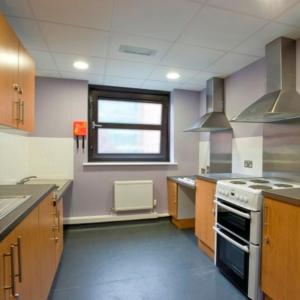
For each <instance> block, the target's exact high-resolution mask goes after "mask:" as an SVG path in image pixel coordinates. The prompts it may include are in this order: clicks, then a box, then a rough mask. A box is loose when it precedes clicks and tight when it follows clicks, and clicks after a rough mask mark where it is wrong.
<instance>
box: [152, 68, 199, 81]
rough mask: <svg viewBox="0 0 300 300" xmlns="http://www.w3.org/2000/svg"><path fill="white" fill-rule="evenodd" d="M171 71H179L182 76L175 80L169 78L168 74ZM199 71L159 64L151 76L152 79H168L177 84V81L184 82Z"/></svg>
mask: <svg viewBox="0 0 300 300" xmlns="http://www.w3.org/2000/svg"><path fill="white" fill-rule="evenodd" d="M169 72H178V73H179V74H180V78H179V79H176V80H174V81H172V80H169V79H167V77H166V75H167V73H169ZM196 74H197V71H195V70H190V69H183V68H175V67H166V66H157V67H156V68H155V69H154V71H153V72H152V74H151V75H150V76H149V79H150V80H158V81H166V82H169V83H170V84H171V83H172V84H177V82H179V83H182V82H184V81H187V80H188V79H190V78H191V77H192V76H194V75H196Z"/></svg>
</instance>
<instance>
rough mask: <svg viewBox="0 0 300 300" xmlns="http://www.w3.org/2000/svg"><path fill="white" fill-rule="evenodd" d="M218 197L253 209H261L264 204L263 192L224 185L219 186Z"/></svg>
mask: <svg viewBox="0 0 300 300" xmlns="http://www.w3.org/2000/svg"><path fill="white" fill-rule="evenodd" d="M216 197H217V198H220V199H222V200H224V201H228V202H231V203H233V204H235V205H237V206H240V207H243V208H246V209H249V210H253V211H259V210H261V206H262V195H261V194H258V193H251V192H249V191H242V190H236V189H232V188H228V187H223V186H222V185H218V186H217V191H216Z"/></svg>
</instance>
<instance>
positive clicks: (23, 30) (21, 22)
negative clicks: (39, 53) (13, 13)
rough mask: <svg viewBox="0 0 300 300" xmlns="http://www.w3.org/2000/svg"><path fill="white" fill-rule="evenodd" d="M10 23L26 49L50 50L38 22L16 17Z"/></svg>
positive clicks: (11, 18) (10, 18)
mask: <svg viewBox="0 0 300 300" xmlns="http://www.w3.org/2000/svg"><path fill="white" fill-rule="evenodd" d="M8 21H9V23H10V25H11V26H12V27H13V29H14V30H15V32H16V34H17V35H18V37H19V38H20V40H21V41H22V43H23V44H24V46H25V47H26V48H32V49H37V50H48V48H47V44H46V43H45V41H44V39H43V36H42V34H41V32H40V30H39V26H38V23H37V22H36V21H34V20H28V19H21V18H14V17H9V18H8Z"/></svg>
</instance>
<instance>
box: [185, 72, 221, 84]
mask: <svg viewBox="0 0 300 300" xmlns="http://www.w3.org/2000/svg"><path fill="white" fill-rule="evenodd" d="M212 77H222V75H221V74H218V73H212V72H199V73H197V74H196V75H195V76H193V77H192V78H190V79H189V80H188V81H187V82H186V83H187V84H191V85H192V84H195V85H198V86H200V87H205V86H206V81H207V80H208V79H210V78H212Z"/></svg>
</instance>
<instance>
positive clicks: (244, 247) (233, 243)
mask: <svg viewBox="0 0 300 300" xmlns="http://www.w3.org/2000/svg"><path fill="white" fill-rule="evenodd" d="M213 229H214V230H215V231H216V233H217V234H219V235H220V236H221V237H222V238H224V239H225V240H227V241H228V242H229V243H231V244H232V245H234V246H236V247H238V248H239V249H241V250H242V251H244V252H246V253H249V247H248V246H243V245H241V244H240V243H238V242H236V241H235V240H233V239H232V238H230V237H229V236H227V235H226V234H224V233H223V232H222V231H221V230H220V229H218V228H217V227H215V226H214V227H213Z"/></svg>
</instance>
